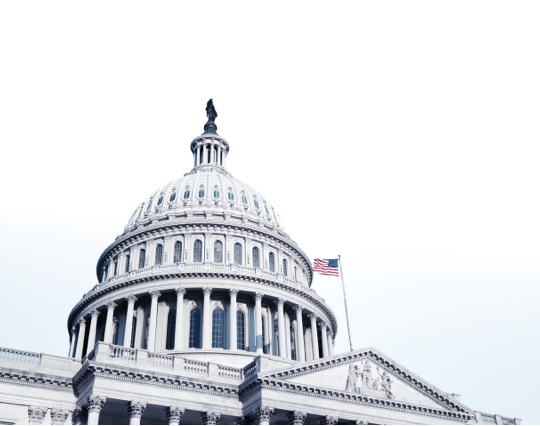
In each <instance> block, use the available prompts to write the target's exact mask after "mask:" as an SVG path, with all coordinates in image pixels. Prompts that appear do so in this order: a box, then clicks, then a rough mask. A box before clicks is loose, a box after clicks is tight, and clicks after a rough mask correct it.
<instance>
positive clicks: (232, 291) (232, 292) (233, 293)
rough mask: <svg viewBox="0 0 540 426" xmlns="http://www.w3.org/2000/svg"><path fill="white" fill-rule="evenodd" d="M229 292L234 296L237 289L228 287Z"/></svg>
mask: <svg viewBox="0 0 540 426" xmlns="http://www.w3.org/2000/svg"><path fill="white" fill-rule="evenodd" d="M229 294H230V295H231V297H236V296H238V290H237V289H235V288H230V289H229Z"/></svg>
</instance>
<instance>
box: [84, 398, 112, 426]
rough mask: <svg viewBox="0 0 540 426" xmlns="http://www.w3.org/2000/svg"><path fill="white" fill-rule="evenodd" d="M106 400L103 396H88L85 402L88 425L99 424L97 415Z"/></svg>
mask: <svg viewBox="0 0 540 426" xmlns="http://www.w3.org/2000/svg"><path fill="white" fill-rule="evenodd" d="M106 400H107V398H105V397H104V396H98V395H90V396H88V399H87V402H86V408H87V409H88V424H89V425H98V424H99V413H100V412H101V409H102V408H103V406H104V405H105V401H106Z"/></svg>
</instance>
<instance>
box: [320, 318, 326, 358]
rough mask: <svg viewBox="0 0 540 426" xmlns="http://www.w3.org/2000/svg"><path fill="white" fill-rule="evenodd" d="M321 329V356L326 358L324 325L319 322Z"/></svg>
mask: <svg viewBox="0 0 540 426" xmlns="http://www.w3.org/2000/svg"><path fill="white" fill-rule="evenodd" d="M319 325H320V327H321V340H322V356H323V358H326V357H327V356H328V338H327V337H326V335H327V333H326V323H325V322H324V321H321V322H320V323H319Z"/></svg>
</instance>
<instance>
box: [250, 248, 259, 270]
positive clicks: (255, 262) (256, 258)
mask: <svg viewBox="0 0 540 426" xmlns="http://www.w3.org/2000/svg"><path fill="white" fill-rule="evenodd" d="M251 255H252V257H253V266H254V267H255V268H258V267H260V266H261V265H260V263H261V262H260V260H259V247H253V249H252V250H251Z"/></svg>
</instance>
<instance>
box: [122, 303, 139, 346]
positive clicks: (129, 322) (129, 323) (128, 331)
mask: <svg viewBox="0 0 540 426" xmlns="http://www.w3.org/2000/svg"><path fill="white" fill-rule="evenodd" d="M126 300H127V302H128V305H127V311H126V326H125V328H124V346H125V347H126V348H129V347H130V346H131V335H132V331H133V310H134V308H135V302H136V301H137V298H136V297H135V295H133V294H130V295H129V296H128V297H126Z"/></svg>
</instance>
